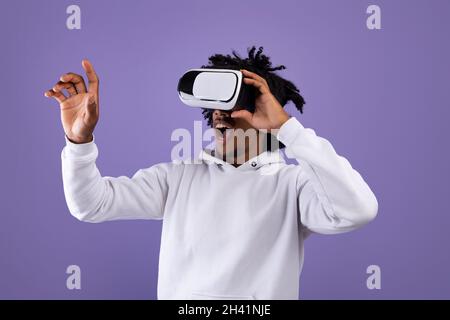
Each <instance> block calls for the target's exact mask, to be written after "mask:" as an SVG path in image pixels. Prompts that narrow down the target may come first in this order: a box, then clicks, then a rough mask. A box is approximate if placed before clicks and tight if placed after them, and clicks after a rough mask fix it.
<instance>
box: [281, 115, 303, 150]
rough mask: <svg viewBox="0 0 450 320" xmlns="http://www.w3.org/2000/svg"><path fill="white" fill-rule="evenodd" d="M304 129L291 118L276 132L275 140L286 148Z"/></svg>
mask: <svg viewBox="0 0 450 320" xmlns="http://www.w3.org/2000/svg"><path fill="white" fill-rule="evenodd" d="M304 129H305V128H304V127H303V125H302V124H301V123H300V122H299V121H298V120H297V119H296V118H295V117H291V118H289V120H288V121H286V122H285V123H284V124H283V125H282V126H281V127H280V129H279V130H278V134H277V139H278V140H279V141H281V142H282V143H283V144H284V145H285V146H286V147H288V146H289V145H291V144H292V143H293V142H294V141H295V140H296V139H297V137H298V136H299V134H300V133H301V131H302V130H304Z"/></svg>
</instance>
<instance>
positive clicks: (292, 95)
mask: <svg viewBox="0 0 450 320" xmlns="http://www.w3.org/2000/svg"><path fill="white" fill-rule="evenodd" d="M247 51H248V57H247V58H245V59H243V58H241V57H240V56H239V55H238V54H237V53H236V51H234V50H233V51H232V54H233V55H223V54H215V55H212V56H210V57H209V58H208V60H209V63H208V64H207V65H204V66H202V68H214V69H232V70H240V69H246V70H248V71H251V72H254V73H256V74H258V75H260V76H261V77H263V78H264V79H266V81H267V84H268V85H269V88H270V91H271V92H272V94H273V95H274V96H275V98H276V99H277V100H278V102H279V103H280V104H281V105H282V106H283V107H284V106H285V105H286V104H287V103H288V102H289V101H292V102H293V103H294V105H295V107H296V108H297V110H298V111H300V113H303V106H304V104H305V99H303V97H302V96H301V95H300V91H299V90H298V89H297V87H296V86H295V85H294V84H293V83H292V82H290V81H288V80H286V79H283V78H282V77H280V76H279V75H277V74H276V73H275V71H278V70H283V69H286V67H285V66H284V65H279V66H277V67H272V62H271V61H270V58H269V57H268V56H266V55H265V54H263V47H259V48H258V51H257V52H256V54H255V51H256V47H255V46H252V47H251V48H249V49H248V50H247ZM213 112H214V110H211V109H203V111H202V113H203V117H204V118H205V120H207V121H208V125H209V126H211V125H212V114H213Z"/></svg>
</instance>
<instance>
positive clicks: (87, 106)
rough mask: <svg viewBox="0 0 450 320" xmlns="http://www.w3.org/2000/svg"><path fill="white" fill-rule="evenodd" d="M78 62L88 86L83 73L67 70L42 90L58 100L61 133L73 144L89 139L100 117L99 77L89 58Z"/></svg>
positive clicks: (47, 95)
mask: <svg viewBox="0 0 450 320" xmlns="http://www.w3.org/2000/svg"><path fill="white" fill-rule="evenodd" d="M81 64H82V66H83V69H84V71H85V72H86V76H87V79H88V87H87V88H86V85H85V82H84V79H83V77H82V76H80V75H78V74H75V73H71V72H69V73H65V74H63V75H62V76H61V78H60V81H58V82H57V83H56V84H55V86H54V87H53V88H52V89H50V90H48V91H46V92H45V96H46V97H52V98H55V100H56V101H58V103H59V106H60V109H61V122H62V125H63V128H64V132H65V134H66V136H67V138H68V139H69V140H70V141H72V142H74V143H87V142H90V141H92V139H93V132H94V129H95V125H96V124H97V122H98V118H99V92H98V91H99V79H98V76H97V74H96V73H95V71H94V68H93V66H92V64H91V63H90V62H89V61H88V60H83V61H82V63H81ZM64 91H65V92H64Z"/></svg>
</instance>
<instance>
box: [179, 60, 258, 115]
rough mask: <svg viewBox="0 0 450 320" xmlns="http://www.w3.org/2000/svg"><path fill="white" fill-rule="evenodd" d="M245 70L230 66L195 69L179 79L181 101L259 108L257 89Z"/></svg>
mask: <svg viewBox="0 0 450 320" xmlns="http://www.w3.org/2000/svg"><path fill="white" fill-rule="evenodd" d="M242 80H243V75H242V72H240V71H236V70H230V69H207V68H205V69H191V70H188V71H186V73H185V74H184V75H183V76H182V77H181V78H180V80H179V81H178V95H179V97H180V99H181V101H182V102H183V103H184V104H186V105H188V106H191V107H200V108H206V109H218V110H231V109H233V108H234V107H239V108H240V109H241V108H242V109H247V110H249V111H250V112H253V111H254V110H255V91H254V89H253V87H252V86H250V85H247V84H245V83H244V82H243V81H242Z"/></svg>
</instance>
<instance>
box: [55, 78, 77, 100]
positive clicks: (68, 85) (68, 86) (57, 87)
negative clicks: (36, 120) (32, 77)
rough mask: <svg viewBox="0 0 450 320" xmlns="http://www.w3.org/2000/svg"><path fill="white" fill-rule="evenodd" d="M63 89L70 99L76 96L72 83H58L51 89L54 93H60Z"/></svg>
mask: <svg viewBox="0 0 450 320" xmlns="http://www.w3.org/2000/svg"><path fill="white" fill-rule="evenodd" d="M64 89H66V91H67V92H68V93H69V96H70V97H71V96H74V95H76V94H77V90H76V89H75V86H74V85H73V83H72V82H62V81H59V82H57V83H56V84H55V86H54V87H53V91H55V92H62V91H63V90H64Z"/></svg>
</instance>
